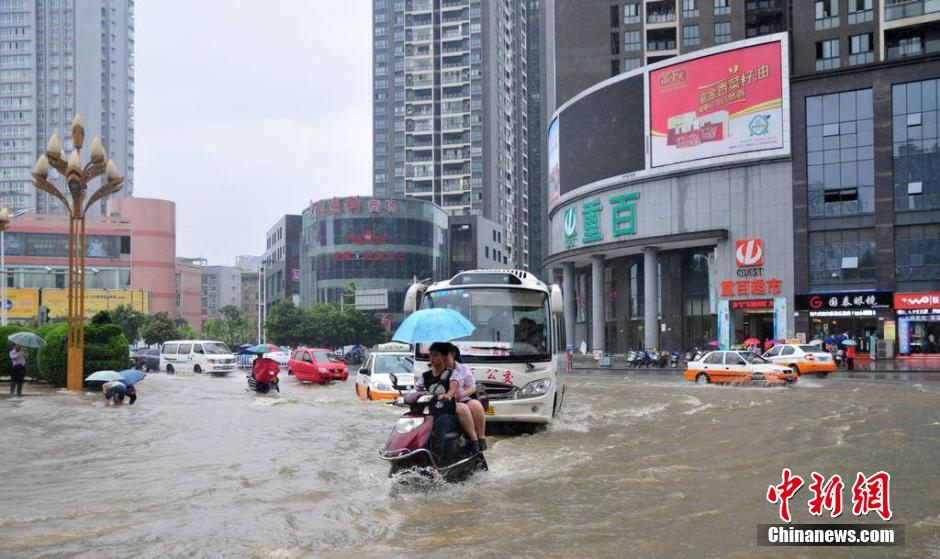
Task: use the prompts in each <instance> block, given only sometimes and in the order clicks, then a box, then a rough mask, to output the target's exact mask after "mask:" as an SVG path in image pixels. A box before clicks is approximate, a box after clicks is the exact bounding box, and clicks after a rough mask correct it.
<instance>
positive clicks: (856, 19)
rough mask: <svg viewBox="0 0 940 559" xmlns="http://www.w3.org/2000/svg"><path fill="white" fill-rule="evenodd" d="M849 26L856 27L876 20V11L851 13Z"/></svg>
mask: <svg viewBox="0 0 940 559" xmlns="http://www.w3.org/2000/svg"><path fill="white" fill-rule="evenodd" d="M848 19H849V25H855V24H856V23H866V22H869V21H871V20H873V19H875V11H874V10H859V11H857V12H849V18H848Z"/></svg>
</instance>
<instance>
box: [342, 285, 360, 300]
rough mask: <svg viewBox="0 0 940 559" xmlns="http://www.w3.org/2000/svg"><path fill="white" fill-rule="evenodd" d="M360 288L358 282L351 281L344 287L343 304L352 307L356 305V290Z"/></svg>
mask: <svg viewBox="0 0 940 559" xmlns="http://www.w3.org/2000/svg"><path fill="white" fill-rule="evenodd" d="M357 289H359V287H358V286H357V285H356V282H354V281H351V282H349V283H347V284H346V285H345V286H344V287H343V303H345V304H347V305H349V306H352V305H355V304H356V290H357Z"/></svg>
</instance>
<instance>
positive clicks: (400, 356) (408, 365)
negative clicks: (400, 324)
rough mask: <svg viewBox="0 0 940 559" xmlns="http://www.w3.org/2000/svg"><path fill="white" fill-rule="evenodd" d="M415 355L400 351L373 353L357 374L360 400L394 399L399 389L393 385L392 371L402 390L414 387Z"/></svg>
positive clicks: (357, 392) (357, 393)
mask: <svg viewBox="0 0 940 559" xmlns="http://www.w3.org/2000/svg"><path fill="white" fill-rule="evenodd" d="M414 368H415V363H414V356H412V354H411V353H405V352H399V351H394V352H393V351H381V352H376V353H372V354H370V355H369V358H368V359H366V362H365V363H364V364H363V365H362V368H361V369H359V374H358V375H356V395H358V396H359V399H360V400H394V399H396V398H398V396H399V393H398V390H395V388H394V387H393V386H392V379H391V377H390V376H389V374H390V373H394V374H395V376H396V377H397V378H398V387H399V388H400V389H402V390H411V389H412V388H414V384H415V375H414V370H415V369H414Z"/></svg>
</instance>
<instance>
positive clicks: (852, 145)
mask: <svg viewBox="0 0 940 559" xmlns="http://www.w3.org/2000/svg"><path fill="white" fill-rule="evenodd" d="M874 144H875V136H874V119H873V118H872V94H871V90H870V89H860V90H858V91H846V92H842V93H833V94H829V95H819V96H815V97H807V98H806V162H807V166H806V183H807V188H808V199H809V216H810V217H811V218H819V217H837V216H848V215H859V214H870V213H873V212H874V211H875V163H874Z"/></svg>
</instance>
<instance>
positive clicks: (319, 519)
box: [0, 374, 940, 558]
mask: <svg viewBox="0 0 940 559" xmlns="http://www.w3.org/2000/svg"><path fill="white" fill-rule="evenodd" d="M934 378H936V380H932V379H931V378H930V377H927V379H925V380H913V381H912V380H908V381H892V380H877V379H873V378H852V379H847V378H840V377H839V376H838V375H836V376H834V377H831V378H828V379H808V378H803V379H801V380H800V382H799V383H798V384H797V386H795V387H793V388H790V389H760V388H730V387H715V386H695V385H693V384H691V383H687V382H684V381H682V380H681V379H680V378H679V377H678V376H672V375H659V376H655V375H653V376H641V377H630V376H626V377H623V376H616V375H609V376H589V375H576V376H573V377H570V378H569V385H568V397H567V401H566V407H565V409H564V410H563V414H562V417H561V418H560V419H559V420H557V421H556V422H555V423H554V424H553V425H552V426H551V427H549V428H548V429H546V430H543V431H540V432H538V433H536V434H534V435H518V436H498V437H491V438H489V439H488V440H489V441H490V446H491V449H490V450H489V451H488V452H487V458H488V461H489V465H490V471H489V472H484V473H482V474H478V475H476V476H475V477H473V478H472V479H471V480H470V481H469V482H467V483H464V484H462V485H453V486H448V485H444V484H430V485H426V486H423V487H418V488H413V487H410V488H401V487H397V486H394V485H393V484H392V483H391V482H390V481H389V480H388V478H387V472H388V465H387V464H386V463H384V462H383V461H381V460H380V459H379V458H378V450H379V449H380V448H381V447H382V446H383V445H384V443H385V440H386V438H387V436H388V433H389V431H390V430H391V429H392V427H393V425H394V422H395V418H396V416H398V415H400V413H401V411H402V410H401V409H399V408H394V407H392V406H389V405H387V404H382V403H365V402H360V401H358V400H357V399H356V398H355V395H354V393H353V383H352V381H350V382H346V383H338V384H334V385H332V386H329V387H324V386H316V385H308V384H304V385H300V384H297V383H295V382H294V381H293V379H291V378H290V377H287V380H286V381H284V382H282V385H283V386H282V392H281V394H279V395H274V396H256V395H254V394H253V393H247V392H245V390H244V386H245V385H244V379H243V378H242V377H240V376H238V375H233V376H231V377H230V378H203V377H182V376H179V377H168V376H166V375H163V374H152V375H150V376H149V377H148V378H147V379H146V380H145V381H143V382H142V383H141V385H140V399H139V400H138V402H137V404H135V405H134V406H127V405H125V406H123V407H118V408H110V407H105V406H104V405H103V404H102V398H101V396H100V395H97V394H90V393H89V394H83V395H77V394H68V393H64V392H62V393H54V394H42V395H37V394H33V395H30V396H25V397H23V398H21V399H16V400H14V399H3V400H0V440H2V441H3V445H4V452H3V453H2V456H0V468H2V471H4V472H5V473H6V476H5V478H6V479H5V483H3V484H2V485H0V557H5V558H13V557H24V558H25V557H30V558H34V557H88V558H92V557H94V558H101V557H128V556H134V557H161V558H162V557H207V558H208V557H213V558H214V557H252V558H253V557H257V558H264V557H272V558H295V557H298V558H299V557H412V556H414V557H454V556H455V555H459V556H461V557H572V558H574V557H585V558H591V557H663V558H673V557H689V558H699V557H886V556H888V557H911V558H920V557H940V375H936V376H935V377H934ZM785 467H788V468H790V469H792V470H793V472H794V473H798V474H799V475H801V476H802V477H803V478H804V479H806V480H810V473H811V472H812V471H818V472H819V473H821V474H823V475H824V476H826V477H827V478H828V477H830V476H832V475H834V474H839V475H841V476H842V478H843V480H845V483H846V489H845V491H844V501H845V511H846V512H845V513H843V516H842V517H841V518H839V519H838V520H836V521H837V522H868V523H876V522H877V523H880V522H881V520H880V519H879V518H878V517H877V516H876V515H874V514H872V515H870V516H869V517H867V519H864V520H863V519H858V518H856V517H854V516H852V514H851V503H852V498H851V485H852V482H853V481H854V479H855V474H856V472H859V471H861V472H863V473H865V474H866V475H871V474H874V473H875V472H877V471H879V470H884V471H887V472H888V473H890V474H891V485H890V497H891V505H892V509H893V512H894V518H893V519H892V521H891V522H892V524H894V523H897V524H904V525H905V526H906V539H907V544H906V545H905V546H903V547H882V548H863V547H854V548H853V547H843V548H834V547H828V548H825V547H822V548H813V547H782V548H768V547H758V546H757V541H756V526H757V524H762V523H776V522H779V519H778V517H777V509H776V506H775V505H772V504H770V503H768V502H767V501H766V498H765V494H766V492H767V487H768V485H771V484H778V483H780V481H781V470H782V469H783V468H785ZM808 484H809V481H807V485H806V486H804V488H803V489H802V490H801V491H800V492H799V493H798V494H797V495H796V497H794V498H793V499H792V500H791V501H790V507H791V511H792V512H793V514H794V522H827V521H833V520H832V519H830V518H829V517H828V516H823V517H821V518H815V517H811V516H810V515H809V514H808V513H807V511H806V501H807V500H808V499H809V497H810V496H811V493H810V492H809V490H808Z"/></svg>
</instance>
